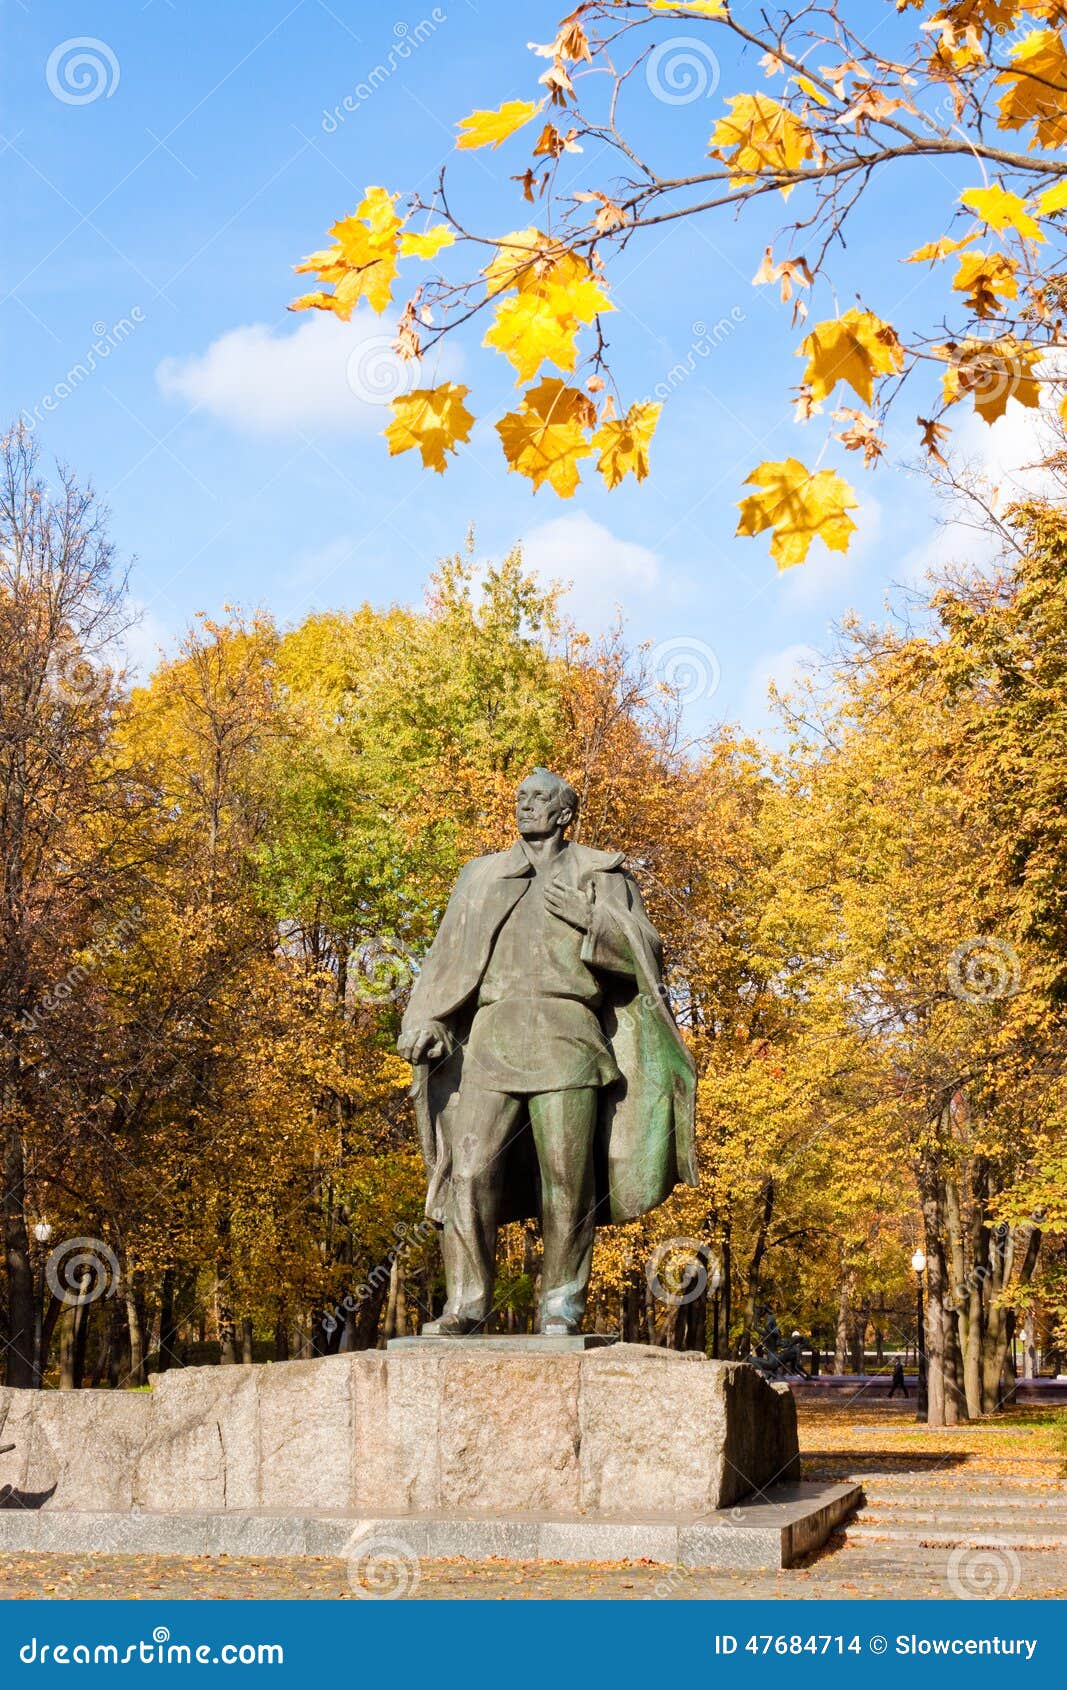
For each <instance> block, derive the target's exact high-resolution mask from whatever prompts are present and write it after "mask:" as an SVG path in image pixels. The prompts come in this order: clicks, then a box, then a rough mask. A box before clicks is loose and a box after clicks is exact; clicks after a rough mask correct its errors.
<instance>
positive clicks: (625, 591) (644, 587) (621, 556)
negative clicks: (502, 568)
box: [522, 512, 664, 628]
mask: <svg viewBox="0 0 1067 1690" xmlns="http://www.w3.org/2000/svg"><path fill="white" fill-rule="evenodd" d="M522 555H523V561H524V563H525V564H526V566H527V568H528V569H532V570H534V571H535V572H536V573H537V574H538V575H539V576H540V577H541V579H542V580H543V581H546V582H547V581H564V582H570V583H571V586H570V590H569V591H568V593H567V595H566V598H565V600H564V608H565V609H566V610H567V611H569V612H570V614H571V615H572V616H574V617H575V619H576V620H577V621H579V622H581V623H583V624H586V625H590V626H592V627H593V628H603V627H606V626H607V625H608V624H609V623H611V622H612V621H613V620H614V619H615V615H616V612H617V610H619V609H621V610H623V611H626V610H627V608H628V607H629V606H630V604H631V603H632V602H633V601H634V600H645V601H647V599H648V597H649V596H650V595H651V594H652V593H657V594H660V593H661V590H662V588H663V586H664V578H663V570H662V568H661V565H660V560H659V558H658V557H657V556H656V554H655V552H652V551H649V549H648V547H647V546H639V545H637V544H636V543H635V542H634V541H632V540H620V539H619V538H618V536H617V535H615V534H613V533H612V532H611V530H610V529H609V528H605V527H604V525H603V524H602V523H600V522H594V521H593V518H592V517H591V516H587V515H586V514H585V513H584V512H578V513H577V514H576V515H574V516H557V517H553V518H552V519H551V520H550V521H549V522H543V523H541V524H540V526H539V527H537V528H533V529H531V530H530V533H529V534H528V535H527V536H526V538H525V540H523V542H522Z"/></svg>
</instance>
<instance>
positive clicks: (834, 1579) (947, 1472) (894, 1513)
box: [0, 1380, 1067, 1601]
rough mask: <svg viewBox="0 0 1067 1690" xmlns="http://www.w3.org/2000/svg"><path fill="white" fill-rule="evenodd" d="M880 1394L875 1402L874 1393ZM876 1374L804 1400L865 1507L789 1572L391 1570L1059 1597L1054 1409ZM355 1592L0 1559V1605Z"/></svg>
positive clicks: (815, 1590) (609, 1583)
mask: <svg viewBox="0 0 1067 1690" xmlns="http://www.w3.org/2000/svg"><path fill="white" fill-rule="evenodd" d="M875 1391H877V1392H878V1395H877V1396H875V1395H874V1394H873V1393H874V1392H875ZM884 1391H885V1383H884V1381H883V1380H879V1381H878V1382H877V1384H874V1383H873V1382H872V1384H871V1386H870V1387H868V1388H866V1389H861V1390H860V1391H859V1392H858V1394H857V1395H856V1397H855V1398H854V1399H853V1400H852V1401H843V1402H842V1401H835V1402H832V1403H801V1405H800V1409H799V1413H800V1443H801V1449H802V1450H803V1452H804V1477H805V1478H811V1479H854V1480H857V1481H859V1482H861V1483H862V1484H863V1486H864V1489H865V1492H866V1495H867V1506H866V1508H865V1509H863V1510H862V1511H861V1512H860V1513H859V1514H858V1515H857V1516H856V1517H855V1518H854V1519H853V1520H852V1521H850V1522H848V1523H847V1524H846V1525H845V1526H844V1527H843V1528H842V1529H841V1530H839V1531H838V1532H836V1533H835V1534H834V1535H833V1537H832V1538H831V1539H830V1542H829V1543H828V1544H827V1545H826V1547H825V1548H824V1549H823V1550H821V1551H820V1552H819V1553H818V1554H816V1555H814V1556H812V1557H811V1558H810V1560H809V1561H808V1563H807V1564H806V1565H804V1566H802V1567H797V1568H793V1569H791V1570H790V1571H788V1572H778V1573H743V1572H730V1573H727V1572H711V1573H708V1572H687V1571H685V1570H683V1569H671V1568H666V1567H663V1566H652V1565H647V1564H646V1565H617V1564H613V1565H600V1564H595V1565H583V1566H574V1565H568V1564H564V1563H561V1562H549V1563H545V1562H539V1563H519V1562H510V1561H487V1562H478V1563H472V1562H464V1561H435V1562H423V1563H422V1564H421V1565H411V1566H405V1567H402V1568H401V1569H400V1570H399V1575H398V1580H397V1582H399V1583H400V1585H401V1586H402V1588H403V1589H404V1591H405V1593H406V1595H407V1596H409V1597H413V1598H415V1599H417V1600H418V1599H435V1598H450V1599H453V1598H455V1599H465V1598H472V1597H483V1598H491V1599H496V1598H499V1599H501V1600H503V1599H509V1598H519V1599H522V1600H530V1599H531V1598H532V1599H537V1598H553V1599H568V1598H575V1597H604V1598H619V1599H621V1600H632V1599H635V1598H645V1599H648V1598H651V1599H655V1598H657V1597H662V1596H667V1597H671V1598H676V1599H680V1600H691V1599H696V1598H707V1597H719V1598H730V1599H732V1600H737V1599H738V1598H742V1599H744V1598H756V1597H798V1596H799V1597H816V1598H823V1597H868V1598H871V1597H921V1598H931V1599H939V1600H943V1599H949V1600H951V1599H955V1598H959V1597H980V1596H984V1595H988V1596H1004V1597H1012V1598H1015V1599H1017V1600H1027V1599H1042V1598H1049V1597H1067V1480H1065V1478H1064V1467H1065V1450H1067V1443H1065V1434H1067V1414H1064V1413H1063V1412H1062V1411H1059V1412H1057V1411H1054V1410H1049V1409H1043V1408H1042V1409H1035V1408H1032V1407H1031V1408H1020V1409H1015V1410H1010V1411H1008V1412H1007V1413H1005V1414H1003V1415H1000V1416H998V1417H996V1418H995V1419H993V1420H989V1421H984V1422H982V1424H981V1425H976V1426H963V1427H959V1428H957V1429H954V1430H951V1431H937V1432H934V1431H929V1430H927V1429H926V1428H925V1427H920V1426H918V1425H916V1423H915V1419H914V1404H913V1403H912V1402H908V1403H901V1402H900V1401H899V1399H898V1400H897V1401H896V1402H892V1403H891V1402H887V1401H886V1400H885V1396H884ZM41 1596H45V1597H64V1598H75V1599H77V1598H86V1597H133V1598H140V1599H142V1600H145V1601H151V1600H161V1599H166V1598H194V1597H195V1598H202V1599H203V1598H207V1599H214V1600H227V1599H230V1598H243V1597H255V1598H277V1597H296V1598H304V1599H308V1598H310V1599H319V1598H345V1599H366V1598H367V1596H368V1592H367V1591H366V1590H365V1589H364V1588H363V1587H362V1586H361V1585H360V1584H359V1581H358V1579H356V1580H355V1581H354V1583H353V1582H352V1581H351V1580H350V1570H349V1568H348V1566H347V1565H346V1564H345V1562H343V1561H328V1560H311V1559H305V1560H255V1561H253V1560H234V1559H226V1558H219V1559H207V1558H200V1557H196V1558H193V1557H183V1556H140V1555H122V1556H95V1557H92V1558H87V1557H82V1556H67V1555H35V1556H22V1555H19V1556H16V1555H4V1556H0V1598H8V1599H13V1600H25V1599H28V1598H34V1597H41Z"/></svg>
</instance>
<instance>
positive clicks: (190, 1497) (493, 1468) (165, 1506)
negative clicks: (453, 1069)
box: [0, 1338, 841, 1564]
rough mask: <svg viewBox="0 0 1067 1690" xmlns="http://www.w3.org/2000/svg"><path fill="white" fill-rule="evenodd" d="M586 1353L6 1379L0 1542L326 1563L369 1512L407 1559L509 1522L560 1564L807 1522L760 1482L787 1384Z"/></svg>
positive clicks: (422, 1356)
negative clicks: (583, 1552) (769, 1514)
mask: <svg viewBox="0 0 1067 1690" xmlns="http://www.w3.org/2000/svg"><path fill="white" fill-rule="evenodd" d="M586 1345H587V1340H584V1339H583V1340H568V1339H565V1338H562V1339H534V1340H525V1341H523V1340H521V1339H508V1338H503V1339H499V1340H498V1339H493V1338H488V1339H485V1338H473V1339H430V1340H414V1341H410V1342H407V1343H403V1342H402V1343H401V1344H399V1345H397V1346H396V1347H390V1348H389V1349H388V1350H386V1351H366V1352H360V1353H357V1354H353V1355H345V1356H331V1357H323V1358H321V1359H317V1360H314V1361H299V1362H284V1363H278V1364H275V1365H273V1366H260V1367H210V1368H189V1369H184V1370H176V1371H172V1372H169V1373H166V1374H164V1375H162V1376H161V1377H159V1378H157V1379H156V1380H155V1381H154V1382H153V1386H152V1389H151V1390H150V1391H148V1392H136V1393H135V1392H111V1391H73V1392H58V1391H46V1392H34V1391H22V1390H13V1389H10V1388H8V1389H0V1443H3V1444H13V1445H14V1447H13V1448H11V1449H9V1450H7V1451H6V1453H0V1547H15V1542H14V1539H13V1538H12V1537H11V1533H14V1534H15V1536H16V1537H18V1539H19V1542H20V1544H22V1545H23V1546H24V1547H33V1546H35V1545H36V1546H37V1547H40V1548H44V1547H46V1545H47V1547H51V1548H58V1547H59V1546H60V1540H64V1541H68V1542H70V1543H71V1544H72V1546H74V1545H75V1544H76V1543H84V1544H85V1546H86V1547H88V1546H89V1543H90V1540H92V1543H93V1544H94V1546H96V1547H99V1548H101V1549H103V1548H104V1547H105V1540H106V1541H107V1542H118V1541H119V1540H122V1541H124V1542H131V1541H132V1540H131V1535H130V1534H131V1533H132V1534H133V1537H134V1538H136V1539H137V1541H138V1542H139V1543H141V1542H143V1543H145V1544H146V1546H147V1545H148V1544H149V1543H150V1542H152V1541H155V1542H156V1543H157V1544H158V1549H157V1552H159V1553H165V1552H167V1547H168V1546H169V1545H170V1544H172V1543H177V1542H179V1541H180V1542H186V1541H187V1542H189V1543H190V1544H192V1543H194V1542H195V1543H196V1544H197V1545H199V1548H198V1550H197V1551H196V1552H199V1553H211V1552H212V1551H211V1547H210V1546H211V1544H212V1543H216V1544H218V1545H219V1546H220V1547H219V1548H218V1549H217V1551H216V1552H218V1553H223V1552H226V1553H238V1552H239V1551H238V1550H236V1549H233V1548H229V1549H227V1550H225V1551H224V1550H223V1549H222V1547H221V1545H222V1544H223V1543H227V1544H229V1543H234V1542H237V1541H247V1542H249V1543H251V1542H253V1541H256V1542H259V1543H264V1542H270V1541H275V1542H277V1543H279V1544H280V1545H285V1544H288V1545H294V1544H297V1545H299V1544H303V1545H304V1546H305V1547H304V1548H303V1549H300V1548H292V1547H289V1548H285V1547H279V1548H277V1549H276V1550H275V1551H273V1552H274V1553H278V1554H285V1553H325V1552H326V1551H325V1550H324V1549H321V1548H320V1549H311V1548H308V1547H307V1545H309V1544H310V1543H312V1542H315V1543H319V1542H322V1543H325V1542H326V1541H330V1542H333V1541H334V1540H335V1539H336V1537H337V1534H338V1532H340V1531H341V1530H342V1528H343V1527H344V1526H345V1525H346V1523H347V1529H348V1530H349V1531H351V1530H353V1529H355V1528H356V1527H357V1526H359V1527H360V1529H362V1528H363V1527H364V1526H366V1525H367V1523H368V1522H370V1523H371V1525H372V1526H373V1525H374V1523H376V1522H382V1523H383V1525H382V1529H383V1530H384V1529H385V1525H386V1524H387V1525H388V1528H389V1529H390V1530H391V1531H394V1532H395V1531H397V1530H399V1529H400V1528H401V1526H403V1525H404V1524H405V1523H406V1524H407V1525H409V1526H410V1531H411V1534H412V1535H413V1537H414V1538H415V1539H417V1541H418V1543H419V1544H420V1545H424V1546H425V1547H424V1548H421V1549H418V1550H416V1551H415V1552H416V1553H427V1554H429V1553H438V1554H444V1553H463V1552H464V1551H461V1550H459V1549H452V1550H447V1549H445V1548H443V1547H442V1545H444V1544H445V1543H447V1542H458V1541H460V1540H464V1541H468V1542H470V1543H471V1545H472V1546H473V1545H475V1544H479V1543H480V1544H482V1545H483V1546H484V1544H486V1543H489V1542H496V1541H500V1542H504V1541H506V1540H507V1541H510V1538H509V1534H510V1536H511V1537H513V1538H514V1539H515V1542H516V1543H519V1541H520V1539H521V1542H522V1544H523V1545H524V1546H526V1547H525V1548H524V1549H523V1550H522V1551H518V1550H517V1551H516V1553H520V1552H521V1553H527V1552H529V1545H530V1544H534V1545H542V1546H543V1547H540V1548H536V1549H535V1551H534V1553H536V1554H544V1555H548V1554H550V1553H551V1554H552V1555H557V1554H559V1553H560V1551H559V1550H558V1548H555V1549H550V1548H549V1547H548V1546H549V1545H550V1544H556V1545H558V1544H559V1543H560V1542H562V1541H563V1540H564V1539H567V1540H568V1541H570V1542H571V1543H572V1544H574V1545H584V1546H585V1547H586V1548H587V1549H588V1550H589V1553H590V1554H591V1555H594V1557H595V1558H600V1551H599V1550H598V1549H596V1548H595V1545H596V1544H597V1543H604V1542H607V1541H609V1539H610V1541H613V1542H616V1543H622V1542H633V1543H638V1542H643V1543H645V1545H646V1548H645V1549H641V1550H639V1551H635V1553H640V1554H642V1555H643V1554H645V1553H649V1554H650V1558H654V1559H658V1558H659V1555H658V1553H657V1554H656V1555H652V1554H651V1551H650V1550H649V1548H648V1546H649V1545H651V1546H652V1547H653V1548H654V1547H655V1545H656V1544H657V1543H658V1544H660V1546H661V1548H662V1547H663V1546H664V1545H666V1546H667V1547H671V1546H673V1548H672V1554H673V1553H679V1554H680V1553H682V1552H683V1550H684V1551H685V1553H687V1554H688V1553H690V1548H691V1546H692V1545H693V1544H695V1543H697V1542H698V1541H703V1542H706V1543H707V1544H708V1545H712V1546H713V1541H714V1538H715V1532H716V1531H718V1530H720V1528H721V1529H725V1530H727V1531H730V1529H731V1527H732V1528H733V1529H734V1535H736V1527H737V1525H738V1520H737V1519H736V1518H734V1519H733V1520H731V1519H728V1518H725V1517H724V1515H723V1511H724V1510H726V1511H730V1510H731V1509H736V1508H738V1507H739V1506H740V1507H741V1509H742V1510H744V1509H745V1508H746V1507H751V1506H759V1507H764V1506H766V1505H768V1503H769V1504H770V1505H773V1506H783V1507H784V1506H786V1505H787V1504H788V1505H789V1506H790V1507H793V1505H800V1504H808V1503H810V1504H811V1505H812V1506H811V1507H808V1508H807V1512H808V1513H809V1514H813V1515H817V1514H818V1513H819V1507H821V1506H822V1504H821V1503H820V1504H819V1506H815V1499H814V1497H813V1495H812V1494H811V1493H806V1494H802V1493H801V1492H799V1491H795V1490H794V1491H782V1490H780V1489H779V1490H774V1489H772V1487H781V1486H783V1485H784V1486H787V1487H788V1486H791V1485H792V1486H795V1485H796V1481H797V1480H798V1479H799V1453H798V1448H797V1433H796V1411H795V1408H794V1404H793V1399H792V1396H791V1395H790V1393H789V1391H788V1389H785V1388H777V1387H775V1386H772V1385H770V1384H768V1383H767V1381H766V1380H764V1379H763V1378H762V1377H761V1376H760V1375H759V1374H758V1373H757V1372H756V1370H755V1369H754V1368H751V1367H749V1366H748V1365H747V1364H744V1363H740V1362H713V1361H709V1360H707V1359H706V1357H704V1356H703V1355H699V1354H690V1353H678V1352H676V1351H670V1350H662V1349H655V1348H652V1347H649V1346H645V1345H636V1344H600V1345H597V1346H595V1347H592V1348H589V1347H586ZM561 1346H562V1347H561ZM746 1499H751V1502H746ZM840 1500H841V1499H840V1498H837V1499H836V1501H835V1506H836V1505H839V1504H840ZM801 1512H802V1513H803V1512H804V1509H803V1508H802V1509H801ZM34 1516H36V1520H35V1521H33V1517H34ZM75 1516H77V1518H75ZM238 1516H239V1517H240V1520H239V1519H238ZM746 1517H747V1518H749V1519H750V1520H754V1519H755V1518H756V1517H755V1516H754V1515H751V1514H749V1515H748V1516H746ZM783 1518H784V1517H783ZM19 1519H21V1522H22V1523H21V1524H19V1525H17V1524H15V1522H16V1520H19ZM798 1519H799V1516H795V1509H794V1514H793V1515H791V1516H790V1520H789V1525H790V1530H791V1531H793V1528H794V1527H797V1530H799V1529H800V1528H799V1527H798V1526H797V1520H798ZM167 1521H170V1522H172V1523H171V1524H167V1523H166V1522H167ZM197 1521H199V1522H200V1524H197ZM218 1521H223V1522H229V1523H228V1524H225V1525H223V1526H219V1525H217V1524H209V1523H208V1522H218ZM240 1521H243V1522H244V1524H241V1523H240ZM316 1522H318V1523H317V1524H316ZM763 1524H764V1526H766V1520H764V1522H763ZM520 1528H522V1529H521V1530H520ZM527 1528H528V1529H527ZM774 1529H775V1528H773V1527H772V1536H773V1530H774ZM829 1529H830V1527H829V1525H827V1526H826V1530H829ZM701 1531H703V1532H704V1538H703V1539H699V1533H700V1532H701ZM620 1532H621V1533H622V1536H621V1537H620V1536H619V1533H620ZM635 1532H636V1533H637V1536H634V1533H635ZM694 1532H695V1533H697V1534H698V1536H697V1537H694V1536H693V1533H694ZM457 1533H458V1534H459V1535H458V1537H457ZM626 1533H629V1534H630V1535H629V1537H627V1536H626ZM650 1533H651V1536H650V1535H649V1534H650ZM679 1533H685V1534H688V1535H687V1536H685V1537H684V1541H683V1537H681V1536H679V1535H678V1534H679ZM709 1533H710V1534H711V1535H710V1536H709V1535H708V1534H709ZM612 1534H614V1536H613V1535H612ZM672 1534H673V1535H672ZM779 1535H780V1534H779ZM793 1535H794V1536H795V1535H796V1532H795V1531H794V1532H793ZM31 1538H32V1542H31V1541H30V1540H31ZM729 1541H732V1539H731V1540H729ZM767 1541H770V1540H769V1539H768V1540H767ZM686 1545H689V1546H690V1548H686ZM720 1547H721V1545H720ZM765 1547H766V1545H765V1546H764V1548H765ZM787 1548H788V1546H787ZM171 1552H178V1551H177V1550H172V1551H171ZM247 1552H248V1553H271V1552H272V1551H270V1550H269V1549H267V1548H259V1549H256V1550H254V1551H253V1550H248V1551H247ZM334 1552H336V1551H334ZM484 1552H485V1553H504V1552H507V1551H501V1550H496V1551H493V1550H488V1549H486V1550H485V1551H484ZM783 1552H785V1551H783ZM709 1553H710V1549H709ZM761 1553H762V1551H761ZM579 1558H581V1557H579ZM668 1558H670V1557H668ZM694 1564H696V1563H694ZM730 1564H733V1563H730ZM742 1564H747V1563H742ZM764 1564H766V1563H764ZM779 1564H780V1563H779Z"/></svg>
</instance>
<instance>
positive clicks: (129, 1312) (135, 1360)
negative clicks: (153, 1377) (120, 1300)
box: [126, 1285, 148, 1386]
mask: <svg viewBox="0 0 1067 1690" xmlns="http://www.w3.org/2000/svg"><path fill="white" fill-rule="evenodd" d="M126 1325H127V1328H128V1330H129V1334H130V1368H129V1374H128V1377H127V1380H126V1383H127V1384H128V1385H137V1386H140V1385H146V1384H147V1383H148V1377H147V1374H146V1372H145V1342H144V1299H143V1298H142V1297H139V1296H138V1295H137V1291H136V1289H135V1287H134V1286H133V1285H127V1288H126Z"/></svg>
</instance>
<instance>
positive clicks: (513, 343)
mask: <svg viewBox="0 0 1067 1690" xmlns="http://www.w3.org/2000/svg"><path fill="white" fill-rule="evenodd" d="M561 300H562V303H561ZM577 334H578V323H577V320H576V319H575V317H574V316H572V314H571V313H570V312H569V311H568V310H567V308H566V290H565V289H563V288H548V289H545V290H544V292H537V293H534V292H527V293H517V294H511V295H509V296H508V298H506V299H502V300H501V301H500V302H499V304H498V305H497V308H496V314H495V316H494V318H493V322H492V326H491V327H490V328H489V330H488V332H487V334H486V337H485V339H484V340H483V341H482V345H483V346H492V347H495V348H496V350H497V351H498V352H502V353H503V354H504V356H505V358H507V359H509V360H510V362H511V363H512V364H513V365H514V367H515V370H516V371H517V378H518V379H517V382H516V385H519V384H521V383H522V382H524V381H529V379H530V377H531V376H534V375H536V374H537V372H538V370H539V369H540V368H541V365H542V364H543V363H544V362H545V360H546V359H547V360H548V362H549V363H550V364H555V365H556V367H557V368H558V369H561V370H573V368H574V365H575V360H576V359H577V356H578V348H577V344H576V337H577Z"/></svg>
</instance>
